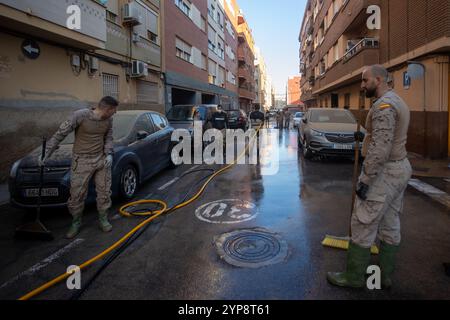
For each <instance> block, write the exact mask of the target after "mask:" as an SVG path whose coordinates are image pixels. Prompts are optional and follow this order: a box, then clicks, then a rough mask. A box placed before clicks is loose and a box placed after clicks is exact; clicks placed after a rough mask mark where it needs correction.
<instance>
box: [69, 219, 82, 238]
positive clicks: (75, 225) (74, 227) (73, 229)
mask: <svg viewBox="0 0 450 320" xmlns="http://www.w3.org/2000/svg"><path fill="white" fill-rule="evenodd" d="M81 216H82V215H81V214H76V215H75V214H74V215H72V217H73V218H72V224H71V225H70V228H69V231H67V233H66V239H73V238H75V237H76V236H77V235H78V233H80V227H81Z"/></svg>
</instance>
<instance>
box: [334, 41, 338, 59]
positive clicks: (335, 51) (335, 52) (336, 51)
mask: <svg viewBox="0 0 450 320" xmlns="http://www.w3.org/2000/svg"><path fill="white" fill-rule="evenodd" d="M333 51H334V62H336V61H338V60H339V46H338V44H337V43H336V44H335V45H334V47H333Z"/></svg>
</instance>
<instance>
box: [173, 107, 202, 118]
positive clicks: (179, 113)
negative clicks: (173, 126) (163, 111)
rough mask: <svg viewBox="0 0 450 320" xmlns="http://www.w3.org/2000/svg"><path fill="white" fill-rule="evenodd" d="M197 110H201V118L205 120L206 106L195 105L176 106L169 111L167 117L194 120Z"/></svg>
mask: <svg viewBox="0 0 450 320" xmlns="http://www.w3.org/2000/svg"><path fill="white" fill-rule="evenodd" d="M196 110H198V111H199V112H200V119H202V120H204V119H205V116H206V108H204V107H194V106H174V107H173V108H172V109H170V110H169V112H168V113H167V119H168V120H169V121H193V120H194V112H195V111H196Z"/></svg>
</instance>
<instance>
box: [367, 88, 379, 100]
mask: <svg viewBox="0 0 450 320" xmlns="http://www.w3.org/2000/svg"><path fill="white" fill-rule="evenodd" d="M376 93H377V89H366V98H373V97H375V94H376Z"/></svg>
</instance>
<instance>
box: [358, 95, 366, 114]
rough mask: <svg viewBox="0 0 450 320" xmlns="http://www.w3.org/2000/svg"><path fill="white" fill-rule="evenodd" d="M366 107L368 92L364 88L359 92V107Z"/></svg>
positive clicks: (362, 108)
mask: <svg viewBox="0 0 450 320" xmlns="http://www.w3.org/2000/svg"><path fill="white" fill-rule="evenodd" d="M365 108H366V93H365V92H364V90H361V91H360V92H359V109H361V110H364V109H365Z"/></svg>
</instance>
